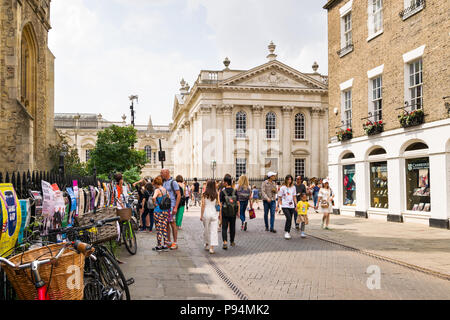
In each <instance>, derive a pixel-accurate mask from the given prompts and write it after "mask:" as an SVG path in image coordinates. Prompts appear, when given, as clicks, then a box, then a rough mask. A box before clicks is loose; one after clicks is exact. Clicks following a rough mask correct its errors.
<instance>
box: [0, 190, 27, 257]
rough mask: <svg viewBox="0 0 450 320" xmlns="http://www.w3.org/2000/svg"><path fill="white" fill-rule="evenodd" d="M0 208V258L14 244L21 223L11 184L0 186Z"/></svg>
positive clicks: (18, 204) (19, 209) (15, 196)
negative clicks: (0, 225) (0, 221)
mask: <svg viewBox="0 0 450 320" xmlns="http://www.w3.org/2000/svg"><path fill="white" fill-rule="evenodd" d="M0 202H1V203H0V206H1V207H2V209H1V211H2V216H3V217H2V218H3V221H2V235H1V239H0V256H3V254H5V253H7V252H8V251H9V250H10V249H11V248H13V247H14V246H15V244H16V241H17V238H18V237H19V232H20V226H21V223H22V212H21V208H20V203H19V199H17V195H16V192H15V191H14V188H13V185H12V184H11V183H3V184H0Z"/></svg>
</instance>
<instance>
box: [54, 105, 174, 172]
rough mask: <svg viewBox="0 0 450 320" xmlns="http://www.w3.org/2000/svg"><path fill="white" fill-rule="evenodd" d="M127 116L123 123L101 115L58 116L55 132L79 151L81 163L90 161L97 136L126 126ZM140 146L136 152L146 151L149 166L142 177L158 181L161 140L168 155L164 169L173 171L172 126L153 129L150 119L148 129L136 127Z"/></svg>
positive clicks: (123, 118) (124, 117)
mask: <svg viewBox="0 0 450 320" xmlns="http://www.w3.org/2000/svg"><path fill="white" fill-rule="evenodd" d="M126 118H127V117H126V116H125V115H123V116H122V122H113V121H108V120H106V119H104V118H103V117H102V115H101V114H98V115H97V114H94V113H56V114H55V128H56V129H57V131H58V132H59V134H60V135H61V136H62V137H65V138H66V139H67V141H68V143H69V145H72V146H75V147H76V148H77V149H78V155H79V157H80V160H81V161H82V162H86V161H88V160H89V153H90V151H91V150H92V149H94V148H95V144H96V142H97V132H98V131H100V130H103V129H105V128H107V127H109V126H111V125H117V126H126V125H129V124H127V123H126ZM135 128H136V130H137V139H138V142H137V144H136V145H135V148H136V149H138V150H144V151H145V153H146V155H147V163H146V165H145V167H144V168H143V169H142V176H143V177H156V176H157V175H159V174H160V171H161V163H160V162H158V157H157V156H158V150H159V139H161V145H162V148H163V150H165V151H166V162H165V163H164V167H165V168H168V169H169V170H173V163H172V147H171V145H170V143H169V137H170V131H169V125H165V126H159V125H158V126H156V125H153V123H152V120H151V117H150V118H149V121H148V124H147V125H146V126H145V125H144V126H141V125H136V126H135Z"/></svg>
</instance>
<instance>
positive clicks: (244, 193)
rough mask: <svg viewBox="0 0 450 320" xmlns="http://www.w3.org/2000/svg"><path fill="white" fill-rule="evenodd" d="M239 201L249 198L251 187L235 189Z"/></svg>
mask: <svg viewBox="0 0 450 320" xmlns="http://www.w3.org/2000/svg"><path fill="white" fill-rule="evenodd" d="M237 194H238V200H239V201H247V200H250V194H251V189H250V188H239V189H238V191H237Z"/></svg>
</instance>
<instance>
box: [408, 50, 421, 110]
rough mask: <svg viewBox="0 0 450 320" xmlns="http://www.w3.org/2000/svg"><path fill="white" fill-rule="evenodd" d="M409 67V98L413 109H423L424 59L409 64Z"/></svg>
mask: <svg viewBox="0 0 450 320" xmlns="http://www.w3.org/2000/svg"><path fill="white" fill-rule="evenodd" d="M408 69H409V98H410V101H409V103H410V105H411V110H417V109H422V96H423V91H422V90H423V82H422V59H419V60H416V61H414V62H411V63H409V64H408Z"/></svg>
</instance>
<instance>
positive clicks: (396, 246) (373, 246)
mask: <svg viewBox="0 0 450 320" xmlns="http://www.w3.org/2000/svg"><path fill="white" fill-rule="evenodd" d="M313 212H314V211H313V210H310V213H309V215H308V217H309V221H310V224H309V225H308V226H307V233H309V234H311V235H313V236H317V237H320V238H323V239H327V240H331V241H334V242H338V243H341V244H344V245H347V246H350V247H354V248H357V249H360V250H363V251H367V252H370V253H374V254H377V255H380V256H384V257H387V258H390V259H393V260H398V261H402V262H405V263H408V264H411V265H415V266H419V267H421V268H426V269H430V270H433V271H436V272H439V273H442V274H446V275H449V276H450V230H448V229H436V228H430V227H428V226H426V225H422V224H414V223H397V222H385V221H379V220H372V219H365V218H356V217H347V216H340V215H331V217H330V228H331V229H332V230H330V231H327V230H323V229H321V227H320V224H321V218H322V215H321V214H318V213H313Z"/></svg>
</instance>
